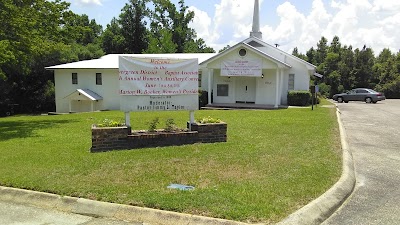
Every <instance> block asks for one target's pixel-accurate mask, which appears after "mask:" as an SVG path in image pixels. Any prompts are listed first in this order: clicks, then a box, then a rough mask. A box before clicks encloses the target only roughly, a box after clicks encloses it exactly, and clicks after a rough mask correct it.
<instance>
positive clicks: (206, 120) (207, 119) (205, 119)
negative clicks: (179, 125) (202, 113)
mask: <svg viewBox="0 0 400 225" xmlns="http://www.w3.org/2000/svg"><path fill="white" fill-rule="evenodd" d="M196 121H197V122H198V123H201V124H206V123H222V120H220V119H217V118H212V117H211V116H207V117H203V118H201V119H199V120H196Z"/></svg>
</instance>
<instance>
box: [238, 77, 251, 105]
mask: <svg viewBox="0 0 400 225" xmlns="http://www.w3.org/2000/svg"><path fill="white" fill-rule="evenodd" d="M235 79H236V80H235V83H236V87H235V98H236V103H255V102H256V78H255V77H236V78H235Z"/></svg>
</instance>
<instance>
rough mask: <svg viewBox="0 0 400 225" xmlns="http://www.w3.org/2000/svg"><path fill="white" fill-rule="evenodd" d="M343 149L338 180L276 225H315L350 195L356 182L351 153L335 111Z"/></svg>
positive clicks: (338, 113) (337, 112)
mask: <svg viewBox="0 0 400 225" xmlns="http://www.w3.org/2000/svg"><path fill="white" fill-rule="evenodd" d="M336 115H337V120H338V124H339V130H340V140H341V144H342V151H343V170H342V176H341V177H340V179H339V181H338V182H337V183H336V184H335V185H334V186H332V188H330V189H329V190H328V191H327V192H325V193H324V194H323V195H321V196H320V197H318V198H317V199H315V200H314V201H312V202H310V203H309V204H307V205H306V206H304V207H302V208H301V209H299V210H297V211H296V212H294V213H292V214H291V215H289V216H288V217H287V218H285V219H284V220H282V221H281V222H279V223H278V224H277V225H292V224H296V225H314V224H315V225H317V224H321V223H322V222H323V221H325V220H326V219H328V218H329V217H330V216H331V215H332V214H333V213H334V212H335V211H336V210H337V209H338V208H339V207H340V206H341V205H342V204H343V203H344V202H345V201H346V199H347V198H348V197H349V196H350V195H351V193H352V192H353V190H354V187H355V184H356V177H355V171H354V161H353V155H352V154H351V151H350V149H349V145H348V142H347V136H346V131H345V129H344V126H343V124H342V121H341V119H340V111H339V109H337V111H336Z"/></svg>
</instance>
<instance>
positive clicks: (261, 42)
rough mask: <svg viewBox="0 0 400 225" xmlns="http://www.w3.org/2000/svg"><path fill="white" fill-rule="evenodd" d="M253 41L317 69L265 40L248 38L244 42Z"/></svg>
mask: <svg viewBox="0 0 400 225" xmlns="http://www.w3.org/2000/svg"><path fill="white" fill-rule="evenodd" d="M252 41H254V42H256V43H258V44H260V45H261V46H264V47H270V48H272V49H274V50H276V51H278V52H279V53H282V54H284V55H285V56H287V57H290V58H292V59H294V60H296V61H298V62H300V63H303V64H306V65H307V66H310V67H312V68H314V69H316V68H317V67H316V66H315V65H313V64H311V63H309V62H307V61H305V60H303V59H300V58H299V57H296V56H294V55H292V54H289V53H287V52H285V51H283V50H281V49H279V48H277V47H275V46H273V45H271V44H268V43H266V42H264V41H263V40H261V39H258V38H256V37H249V38H246V39H245V40H243V41H242V42H244V43H250V42H252Z"/></svg>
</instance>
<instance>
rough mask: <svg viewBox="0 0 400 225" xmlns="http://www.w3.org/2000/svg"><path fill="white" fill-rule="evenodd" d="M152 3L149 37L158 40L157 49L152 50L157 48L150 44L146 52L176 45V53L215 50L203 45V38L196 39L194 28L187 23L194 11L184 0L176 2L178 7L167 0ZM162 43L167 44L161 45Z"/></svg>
mask: <svg viewBox="0 0 400 225" xmlns="http://www.w3.org/2000/svg"><path fill="white" fill-rule="evenodd" d="M153 4H154V11H153V12H151V23H150V34H149V39H150V42H153V43H154V42H156V41H154V39H157V40H159V41H158V42H157V44H158V46H159V51H158V52H154V51H155V50H157V49H155V48H154V46H150V48H151V50H148V51H146V52H154V53H162V51H163V49H168V50H171V48H172V47H173V46H175V47H176V50H175V52H176V53H184V52H215V51H214V50H213V49H212V48H210V47H207V46H206V45H205V42H204V40H202V39H197V34H196V32H195V30H194V29H192V28H190V27H189V23H190V22H191V21H192V20H193V18H194V12H193V11H189V10H188V7H187V6H186V5H185V1H184V0H180V1H179V2H178V5H179V7H178V8H177V7H176V6H175V5H174V4H173V3H171V2H170V1H169V0H153ZM167 33H170V34H167ZM169 38H171V39H169ZM151 39H153V41H151ZM171 41H172V43H173V44H172V43H171ZM164 43H165V44H166V45H167V46H165V47H163V46H162V44H164Z"/></svg>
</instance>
